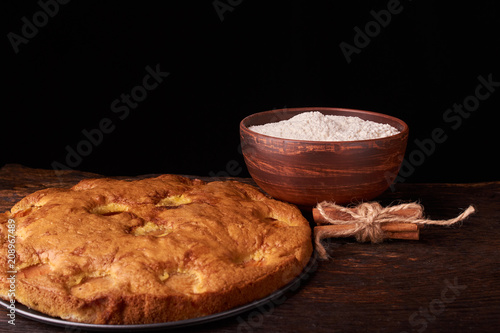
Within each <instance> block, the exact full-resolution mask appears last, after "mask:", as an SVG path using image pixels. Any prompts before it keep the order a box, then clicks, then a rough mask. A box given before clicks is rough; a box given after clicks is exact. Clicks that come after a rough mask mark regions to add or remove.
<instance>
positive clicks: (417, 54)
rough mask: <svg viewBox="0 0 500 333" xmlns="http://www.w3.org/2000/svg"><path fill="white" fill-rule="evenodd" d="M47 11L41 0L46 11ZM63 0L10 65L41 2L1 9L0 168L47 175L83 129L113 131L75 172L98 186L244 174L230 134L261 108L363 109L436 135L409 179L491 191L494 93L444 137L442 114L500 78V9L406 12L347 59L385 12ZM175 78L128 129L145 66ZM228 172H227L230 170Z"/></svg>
mask: <svg viewBox="0 0 500 333" xmlns="http://www.w3.org/2000/svg"><path fill="white" fill-rule="evenodd" d="M47 1H48V2H49V3H50V2H53V1H54V0H50V1H49V0H42V2H47ZM228 2H230V3H232V4H233V6H231V8H232V11H225V12H224V13H223V20H221V18H220V16H219V15H218V13H217V10H216V9H215V8H214V1H211V0H210V1H157V2H153V1H134V2H132V1H106V2H103V1H90V0H89V1H76V0H73V1H70V2H69V3H67V4H64V5H59V9H58V13H57V14H55V15H54V16H53V17H50V18H49V19H48V21H47V22H46V24H45V25H44V26H43V27H40V28H39V29H38V30H39V31H38V33H37V34H36V35H35V36H34V37H33V38H30V39H29V41H28V43H26V44H20V45H19V52H18V53H17V54H16V53H15V52H14V48H13V46H12V44H11V42H10V41H9V38H8V34H9V33H11V32H12V33H15V34H18V35H21V30H22V26H23V24H24V23H23V21H22V20H21V19H22V18H23V17H26V18H27V19H28V20H29V21H31V22H33V15H34V14H36V13H37V12H39V11H40V10H42V9H41V6H40V4H39V3H37V2H36V1H23V2H21V1H10V2H9V3H5V4H3V7H4V8H3V9H2V15H5V17H4V18H3V19H2V21H3V22H5V26H4V28H3V35H4V38H3V44H2V46H3V51H2V54H4V55H5V56H3V59H4V60H3V61H2V63H3V69H2V78H3V81H4V88H2V91H3V94H2V95H3V97H2V110H1V119H0V124H1V133H2V134H1V140H2V141H1V152H0V156H1V161H0V162H1V164H2V165H3V164H5V163H20V164H23V165H27V166H30V167H38V168H47V169H50V168H52V167H53V163H54V161H57V162H60V163H61V164H64V163H65V158H66V154H67V151H66V147H67V146H70V147H72V148H73V149H76V147H77V145H78V144H79V142H81V141H82V140H85V137H84V135H83V134H82V131H83V130H88V131H91V130H92V129H95V128H98V127H99V122H100V121H101V120H102V119H103V118H109V119H110V120H111V121H112V122H113V125H114V126H115V127H114V130H113V132H111V133H108V134H104V135H103V138H102V142H100V143H99V144H98V145H97V146H93V147H92V151H91V152H90V153H89V154H88V156H84V157H83V158H82V160H81V162H79V163H77V164H78V165H76V166H74V168H75V169H79V170H84V171H92V172H97V173H102V174H106V175H136V174H144V173H179V174H194V175H199V176H207V175H214V174H219V175H223V173H224V172H227V171H228V170H229V169H230V170H229V171H231V173H233V175H236V176H248V173H247V171H246V168H245V166H244V162H243V158H242V156H241V154H240V152H239V150H238V147H239V133H238V125H239V122H240V120H241V119H242V118H244V117H245V116H247V115H249V114H252V113H255V112H259V111H264V110H269V109H274V108H283V107H301V106H334V107H344V108H355V109H365V110H372V111H377V112H381V113H386V114H390V115H393V116H396V117H398V118H401V119H403V120H404V121H406V122H407V123H408V125H409V126H410V140H409V143H408V148H407V158H408V156H409V154H410V153H411V152H412V151H414V150H415V149H419V148H418V146H416V145H415V142H414V141H415V140H425V139H428V138H430V137H431V132H432V131H433V130H434V129H435V128H442V129H443V130H444V131H445V133H446V135H447V140H446V141H445V142H444V143H440V144H436V149H435V151H434V152H433V153H432V154H428V155H426V156H425V160H424V161H423V162H422V163H421V165H419V166H416V167H415V168H414V170H413V171H412V172H409V175H408V176H407V177H406V180H407V181H408V182H475V181H489V180H498V173H497V171H498V157H497V153H498V151H499V149H498V143H499V140H498V135H499V134H500V130H499V125H498V124H499V122H498V119H499V117H498V112H499V108H498V105H499V103H498V99H499V95H500V88H497V90H498V91H495V92H494V93H492V94H491V96H490V97H489V98H488V99H487V100H485V101H482V102H481V103H480V105H479V108H478V109H477V110H476V111H475V112H473V113H471V114H470V117H468V118H467V119H463V122H462V124H461V125H460V126H458V128H457V129H456V130H455V129H452V128H451V126H450V125H452V123H449V122H448V123H447V122H445V120H444V119H443V114H444V113H445V111H446V110H447V109H448V108H451V107H452V106H453V104H454V103H462V102H463V101H464V98H466V97H467V96H469V95H473V94H474V92H475V89H476V86H477V85H478V84H479V81H478V76H480V75H481V76H483V77H484V78H487V77H488V75H492V78H493V80H494V81H496V82H499V81H500V71H499V70H498V68H499V66H498V64H497V63H498V59H499V58H500V57H499V56H500V52H499V45H500V37H499V36H500V34H499V32H500V29H499V21H500V15H499V12H498V10H497V8H496V6H495V1H474V2H470V1H467V2H449V3H446V4H437V2H436V1H420V0H413V1H409V0H401V4H400V6H402V11H401V13H399V14H397V15H392V17H391V22H390V23H389V24H388V25H387V26H386V27H383V28H381V31H380V33H378V34H377V35H376V36H374V37H372V38H371V41H370V43H369V44H368V46H366V47H365V48H363V49H361V51H360V53H359V54H353V55H352V61H351V62H350V63H347V61H346V58H345V57H344V55H343V54H342V51H341V49H340V47H339V44H340V43H341V42H346V43H349V44H354V37H355V31H354V30H353V29H354V27H356V26H357V27H359V28H360V29H364V27H365V24H366V23H368V22H370V21H373V17H372V16H371V14H370V11H372V10H374V11H376V12H378V11H380V10H382V9H386V8H387V4H388V3H389V2H390V1H305V0H302V1H297V0H291V1H250V0H244V1H235V0H233V1H227V0H221V1H220V3H228ZM156 65H158V66H159V68H160V69H161V71H164V72H169V73H170V75H169V76H168V77H167V78H165V79H164V81H163V82H162V83H161V84H159V85H158V87H157V88H156V89H154V90H153V91H149V92H148V96H147V98H146V99H145V100H144V101H142V102H140V103H139V105H138V106H137V107H136V108H135V109H130V114H129V115H128V116H127V117H125V119H120V118H119V115H120V114H119V113H114V112H112V109H111V103H112V102H113V101H114V100H115V99H117V98H120V95H121V94H129V93H130V91H131V89H132V88H133V87H135V86H137V85H139V84H142V79H143V77H144V76H145V75H146V74H147V72H146V70H145V68H146V66H150V67H152V68H155V67H156ZM228 163H229V164H230V165H231V167H230V168H229V169H228Z"/></svg>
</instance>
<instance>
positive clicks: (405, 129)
mask: <svg viewBox="0 0 500 333" xmlns="http://www.w3.org/2000/svg"><path fill="white" fill-rule="evenodd" d="M287 111H293V112H297V111H302V112H309V111H319V112H321V111H341V112H342V111H346V112H354V113H359V114H368V115H373V116H379V117H381V118H386V119H391V120H393V121H395V122H397V123H399V124H401V125H402V126H403V129H402V130H401V131H400V132H399V133H397V134H394V135H390V136H384V137H381V138H374V139H364V140H347V141H323V140H320V141H318V140H299V139H288V138H280V137H277V136H271V135H267V134H261V133H258V132H255V131H252V130H251V129H249V128H248V127H247V126H246V125H245V124H244V122H245V121H248V119H249V118H252V117H255V116H258V115H263V114H266V113H268V114H272V113H277V112H287ZM359 118H361V117H359ZM361 119H363V118H361ZM363 120H365V119H363ZM409 130H410V129H409V127H408V125H407V124H406V122H404V121H403V120H401V119H399V118H396V117H394V116H390V115H387V114H384V113H380V112H375V111H366V110H359V109H349V108H337V107H325V106H320V107H315V106H308V107H297V108H282V109H273V110H267V111H261V112H256V113H253V114H250V115H248V116H246V117H245V118H243V119H242V120H241V121H240V131H248V132H249V133H251V134H254V135H256V136H261V137H265V138H270V139H275V140H284V141H287V142H297V143H302V144H304V143H309V144H323V145H324V144H326V143H329V144H333V143H337V144H339V143H346V144H347V143H360V142H374V141H378V140H387V139H394V138H398V137H404V136H405V135H408V133H409Z"/></svg>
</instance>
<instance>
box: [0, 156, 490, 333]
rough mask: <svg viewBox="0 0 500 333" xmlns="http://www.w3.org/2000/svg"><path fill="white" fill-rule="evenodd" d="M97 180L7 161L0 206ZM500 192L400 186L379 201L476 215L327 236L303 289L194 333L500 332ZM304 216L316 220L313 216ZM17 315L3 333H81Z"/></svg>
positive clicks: (0, 320) (442, 215)
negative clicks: (357, 236) (394, 233)
mask: <svg viewBox="0 0 500 333" xmlns="http://www.w3.org/2000/svg"><path fill="white" fill-rule="evenodd" d="M149 176H151V175H149ZM89 177H99V175H96V174H90V173H84V172H79V171H65V172H63V173H62V174H60V175H56V174H55V173H54V171H52V170H39V169H30V168H26V167H23V166H20V165H6V166H4V167H3V168H1V169H0V210H1V211H4V210H8V209H10V208H11V207H12V205H13V204H14V203H15V202H17V201H18V200H19V199H21V198H22V197H23V196H25V195H27V194H29V193H31V192H34V191H36V190H40V189H43V188H46V187H50V186H59V187H63V186H64V187H67V186H71V185H73V184H75V183H77V182H78V181H79V180H81V179H84V178H89ZM144 177H147V175H144V176H139V177H117V178H130V179H138V178H144ZM204 179H205V180H213V179H211V178H204ZM238 180H240V181H244V182H248V183H252V181H251V179H238ZM499 195H500V182H490V183H476V184H398V185H397V186H396V190H395V191H394V192H391V191H387V192H386V193H384V194H383V195H382V196H381V197H380V198H378V200H379V201H380V202H381V203H382V204H383V205H388V204H390V203H391V202H394V201H398V200H402V201H405V202H406V201H414V200H418V201H420V202H421V203H422V204H423V205H424V206H425V209H426V215H427V216H428V217H430V218H432V219H447V218H451V217H455V216H456V215H458V214H459V213H460V212H461V211H462V210H463V209H465V208H466V207H467V206H468V205H469V204H473V205H474V206H475V207H476V209H477V213H476V214H474V215H473V216H471V217H470V218H469V219H468V220H466V221H464V222H463V223H461V225H460V226H454V227H449V228H443V227H426V228H424V229H422V230H421V234H420V240H419V241H397V240H390V241H387V242H384V243H382V244H377V245H372V244H360V243H356V242H355V240H353V239H351V238H344V239H335V240H328V241H327V246H328V252H329V254H330V255H331V257H332V259H330V260H328V261H317V262H316V263H315V264H314V265H313V266H312V269H311V270H310V271H309V272H308V273H307V278H306V279H304V280H300V283H299V284H298V287H297V288H294V289H295V290H291V291H289V292H288V293H287V294H286V295H284V296H282V297H280V298H279V300H276V301H274V302H270V303H268V304H266V305H265V306H262V307H260V308H257V309H253V310H250V311H248V312H246V313H242V314H240V315H237V316H235V317H231V318H227V319H223V320H220V321H215V322H212V323H209V324H205V325H203V326H197V327H191V328H190V329H189V331H190V332H352V331H353V332H358V331H369V332H419V333H422V332H498V331H499V330H500V200H499V199H500V197H499ZM304 215H305V216H306V217H308V218H310V212H304ZM8 319H9V318H8V317H7V312H6V310H5V309H3V308H2V309H1V310H0V332H82V331H80V330H77V329H74V328H72V327H69V326H68V327H65V328H64V327H56V326H51V325H48V324H42V323H38V322H35V321H32V320H29V319H25V318H22V317H21V316H19V315H18V316H17V317H16V321H15V324H16V325H15V326H12V325H10V324H8V322H7V321H8ZM179 331H186V329H181V330H179Z"/></svg>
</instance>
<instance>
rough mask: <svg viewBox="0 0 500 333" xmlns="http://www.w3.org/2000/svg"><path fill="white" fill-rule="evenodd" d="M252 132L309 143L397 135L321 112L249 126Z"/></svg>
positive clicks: (378, 125)
mask: <svg viewBox="0 0 500 333" xmlns="http://www.w3.org/2000/svg"><path fill="white" fill-rule="evenodd" d="M249 129H250V130H251V131H254V132H257V133H260V134H264V135H269V136H274V137H277V138H283V139H293V140H308V141H356V140H368V139H377V138H383V137H386V136H391V135H395V134H398V133H399V131H398V130H397V129H396V128H394V127H392V126H391V125H389V124H381V123H376V122H374V121H370V120H363V119H361V118H359V117H345V116H331V115H323V114H322V113H321V112H319V111H310V112H303V113H300V114H298V115H296V116H294V117H292V118H290V119H288V120H282V121H279V122H276V123H268V124H264V125H255V126H250V127H249Z"/></svg>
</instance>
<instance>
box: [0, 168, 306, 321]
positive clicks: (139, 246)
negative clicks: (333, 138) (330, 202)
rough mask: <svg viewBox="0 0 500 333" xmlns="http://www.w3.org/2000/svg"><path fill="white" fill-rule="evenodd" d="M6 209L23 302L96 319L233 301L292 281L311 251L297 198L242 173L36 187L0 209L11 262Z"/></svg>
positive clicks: (1, 260)
mask: <svg viewBox="0 0 500 333" xmlns="http://www.w3.org/2000/svg"><path fill="white" fill-rule="evenodd" d="M9 218H13V219H14V220H15V226H16V230H15V231H16V256H17V258H16V265H17V267H16V269H17V274H16V290H15V295H16V301H18V302H20V303H22V304H24V305H26V306H28V307H31V308H33V309H35V310H38V311H40V312H43V313H45V314H48V315H51V316H55V317H61V318H63V319H66V320H70V321H76V322H84V323H92V324H145V323H158V322H168V321H175V320H182V319H188V318H194V317H199V316H204V315H209V314H213V313H218V312H221V311H225V310H228V309H230V308H233V307H236V306H239V305H242V304H246V303H249V302H251V301H253V300H256V299H259V298H262V297H265V296H267V295H269V294H270V293H272V292H273V291H276V290H277V289H279V288H280V287H282V286H284V285H286V284H287V283H289V282H290V281H291V280H293V278H294V277H296V276H297V275H298V274H299V273H300V272H301V270H302V269H303V268H304V267H305V265H306V264H307V262H308V260H309V258H310V256H311V253H312V244H311V231H310V227H309V223H308V222H307V220H306V219H305V218H304V217H303V216H302V214H301V213H300V211H299V210H298V209H297V208H296V207H295V206H292V205H290V204H287V203H284V202H280V201H276V200H273V199H271V198H269V197H267V196H265V195H263V194H262V193H261V192H260V191H259V190H258V189H256V188H255V187H253V186H250V185H247V184H243V183H239V182H233V181H225V182H210V183H205V182H203V181H200V180H192V179H189V178H186V177H181V176H175V175H162V176H159V177H157V178H149V179H144V180H138V181H123V180H113V179H106V178H103V179H90V180H83V181H81V182H80V183H78V184H77V185H75V186H73V187H72V188H71V189H58V188H50V189H45V190H41V191H38V192H35V193H33V194H30V195H28V196H27V197H25V198H24V199H22V200H21V201H19V202H18V203H17V204H16V205H15V206H14V207H13V208H12V209H11V211H10V212H7V213H5V214H2V215H1V217H0V241H1V246H2V249H1V251H2V254H1V255H0V265H3V266H2V267H7V255H6V254H7V232H8V229H7V220H8V219H9ZM6 270H7V269H2V270H1V273H0V297H2V298H3V299H8V290H9V285H10V284H9V281H7V274H6Z"/></svg>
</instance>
